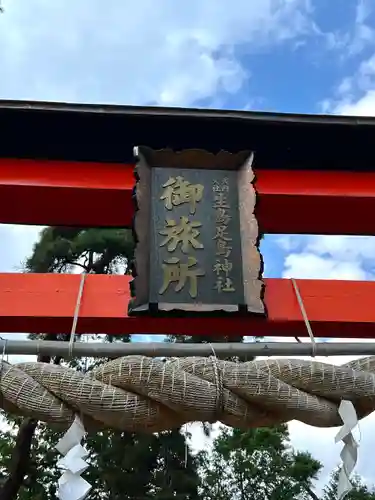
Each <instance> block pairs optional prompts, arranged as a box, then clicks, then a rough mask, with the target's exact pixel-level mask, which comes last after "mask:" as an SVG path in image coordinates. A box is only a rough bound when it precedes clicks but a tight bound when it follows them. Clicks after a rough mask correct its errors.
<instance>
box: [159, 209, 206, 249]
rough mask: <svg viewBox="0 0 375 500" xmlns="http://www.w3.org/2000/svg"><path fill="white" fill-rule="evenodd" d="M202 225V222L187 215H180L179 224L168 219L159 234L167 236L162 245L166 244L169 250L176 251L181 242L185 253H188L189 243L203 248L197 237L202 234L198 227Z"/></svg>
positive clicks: (194, 246) (193, 246)
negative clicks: (190, 218) (192, 219)
mask: <svg viewBox="0 0 375 500" xmlns="http://www.w3.org/2000/svg"><path fill="white" fill-rule="evenodd" d="M201 226H202V223H201V222H199V221H190V220H189V219H188V218H187V217H180V223H179V224H178V223H177V222H176V221H175V220H172V219H168V220H167V221H166V226H165V228H164V229H162V230H161V231H159V234H161V235H162V236H165V238H164V239H163V241H162V242H161V243H160V246H161V247H163V246H165V245H166V246H167V250H168V252H174V251H175V250H176V248H177V246H178V245H179V244H180V243H181V251H182V252H183V253H188V251H189V245H191V246H192V248H194V249H195V250H198V249H202V248H204V247H203V244H202V243H200V242H199V241H198V239H197V237H198V236H199V235H200V231H199V230H198V229H197V227H201Z"/></svg>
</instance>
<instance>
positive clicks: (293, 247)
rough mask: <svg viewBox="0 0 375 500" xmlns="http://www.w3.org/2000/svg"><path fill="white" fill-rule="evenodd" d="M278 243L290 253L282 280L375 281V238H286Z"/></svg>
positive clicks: (286, 258)
mask: <svg viewBox="0 0 375 500" xmlns="http://www.w3.org/2000/svg"><path fill="white" fill-rule="evenodd" d="M276 242H277V243H278V245H279V246H280V247H281V248H282V249H283V250H284V251H287V252H288V255H287V256H286V257H285V261H284V271H283V277H286V278H290V277H293V278H305V279H347V280H366V279H374V268H375V237H367V236H305V237H300V236H286V237H278V238H277V240H276Z"/></svg>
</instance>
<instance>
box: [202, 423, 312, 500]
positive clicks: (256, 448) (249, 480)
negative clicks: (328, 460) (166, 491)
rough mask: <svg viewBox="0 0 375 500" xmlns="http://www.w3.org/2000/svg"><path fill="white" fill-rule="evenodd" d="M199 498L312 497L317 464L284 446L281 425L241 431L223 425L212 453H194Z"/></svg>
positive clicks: (258, 499) (289, 499) (286, 438)
mask: <svg viewBox="0 0 375 500" xmlns="http://www.w3.org/2000/svg"><path fill="white" fill-rule="evenodd" d="M199 460H200V473H201V475H202V483H201V495H202V498H203V499H204V500H214V499H215V500H233V499H237V498H239V499H241V500H297V499H301V500H302V499H303V500H304V499H313V500H316V499H317V496H316V495H315V493H314V491H313V486H312V481H313V480H314V479H316V478H317V475H318V473H319V471H320V469H321V464H320V463H319V462H318V461H316V460H314V459H313V458H312V457H311V456H310V455H309V454H308V453H300V452H298V453H296V452H294V451H293V449H292V448H291V447H290V445H289V434H288V428H287V426H286V425H280V426H277V427H274V428H259V429H249V430H247V431H242V430H239V429H227V428H225V429H224V430H223V432H222V433H221V434H220V435H219V436H218V437H217V438H216V439H215V440H214V443H213V449H212V452H211V453H210V452H207V451H204V452H201V453H200V454H199Z"/></svg>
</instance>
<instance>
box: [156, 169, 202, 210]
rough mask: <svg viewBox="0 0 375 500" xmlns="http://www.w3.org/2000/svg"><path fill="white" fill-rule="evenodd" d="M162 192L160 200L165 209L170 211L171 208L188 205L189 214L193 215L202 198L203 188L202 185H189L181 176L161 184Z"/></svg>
mask: <svg viewBox="0 0 375 500" xmlns="http://www.w3.org/2000/svg"><path fill="white" fill-rule="evenodd" d="M163 188H164V192H163V194H162V195H161V197H160V199H161V200H164V202H165V203H164V204H165V208H166V209H167V210H172V209H173V207H174V206H175V207H177V206H179V205H182V204H183V203H189V205H190V213H191V214H195V211H196V205H197V203H198V202H199V201H201V199H202V197H203V189H204V186H203V185H202V184H191V183H190V182H189V181H186V180H185V179H184V178H183V177H182V176H180V175H178V176H177V177H170V178H169V179H168V180H167V182H166V183H165V184H163Z"/></svg>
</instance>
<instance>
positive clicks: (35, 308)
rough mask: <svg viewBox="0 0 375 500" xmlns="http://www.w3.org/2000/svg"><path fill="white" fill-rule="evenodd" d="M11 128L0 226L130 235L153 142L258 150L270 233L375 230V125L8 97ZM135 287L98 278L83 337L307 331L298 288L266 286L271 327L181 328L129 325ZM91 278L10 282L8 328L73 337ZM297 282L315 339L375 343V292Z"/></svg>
mask: <svg viewBox="0 0 375 500" xmlns="http://www.w3.org/2000/svg"><path fill="white" fill-rule="evenodd" d="M0 121H1V123H2V127H1V132H2V139H1V143H0V222H1V223H15V224H43V225H63V226H80V227H84V226H86V227H103V226H107V227H126V226H130V225H131V223H132V217H133V204H132V190H133V186H134V176H133V168H134V165H133V164H132V150H133V146H135V145H138V144H146V145H149V146H151V147H154V148H163V147H171V148H173V149H175V150H178V149H184V148H189V147H198V148H199V147H201V148H205V149H208V150H211V151H219V150H221V149H224V150H228V151H232V152H235V151H239V150H242V149H250V150H252V151H254V152H255V167H254V170H255V173H256V183H255V188H256V190H257V195H258V204H257V208H256V215H257V219H258V221H259V226H260V231H261V232H262V233H276V234H281V233H285V234H330V235H334V234H339V235H375V219H373V218H372V217H371V215H372V214H374V213H375V152H374V149H371V145H372V138H373V133H374V131H375V120H373V119H368V118H363V119H359V118H349V117H320V116H303V115H286V114H284V115H283V114H264V113H249V112H228V111H207V110H185V109H174V108H172V109H165V108H140V107H121V106H85V105H63V104H53V103H49V104H47V103H26V102H3V103H0ZM3 244H4V243H3ZM5 244H6V242H5ZM129 280H130V278H129V277H128V276H103V275H101V276H95V275H90V276H88V277H87V283H86V285H85V292H84V296H83V300H82V306H81V309H80V316H79V321H78V324H77V333H94V332H97V333H102V332H107V333H109V334H116V333H118V334H120V333H121V334H124V333H165V334H167V333H181V334H191V335H194V334H210V333H212V334H216V335H220V334H221V335H230V334H231V333H233V334H244V335H262V336H269V335H272V336H294V335H298V336H306V335H307V332H306V327H305V323H304V321H303V318H302V315H301V311H300V307H299V305H298V303H297V299H296V296H295V292H294V289H293V286H292V283H291V281H290V280H286V279H265V284H266V291H265V302H266V306H267V311H268V318H267V319H263V318H238V317H237V318H235V317H227V318H222V317H220V318H189V319H188V320H186V318H185V319H184V318H173V321H171V319H170V318H169V319H168V318H146V317H142V318H139V317H138V318H137V317H128V316H127V313H126V311H127V304H128V301H129ZM79 283H80V278H79V276H77V275H59V274H13V273H7V274H0V331H1V332H27V333H30V332H35V333H38V332H44V333H45V332H51V333H54V332H56V333H60V332H62V331H67V330H69V329H70V326H71V322H72V317H73V314H74V308H75V304H76V300H77V293H78V288H79ZM298 287H299V289H300V293H301V296H302V299H303V302H304V305H305V308H306V311H307V315H308V317H309V320H310V322H311V325H312V327H313V330H314V335H315V336H317V337H319V336H321V337H351V338H352V337H357V338H359V337H360V338H375V309H374V308H373V304H374V302H375V283H373V282H354V281H339V280H335V281H328V280H322V281H320V280H298Z"/></svg>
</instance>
